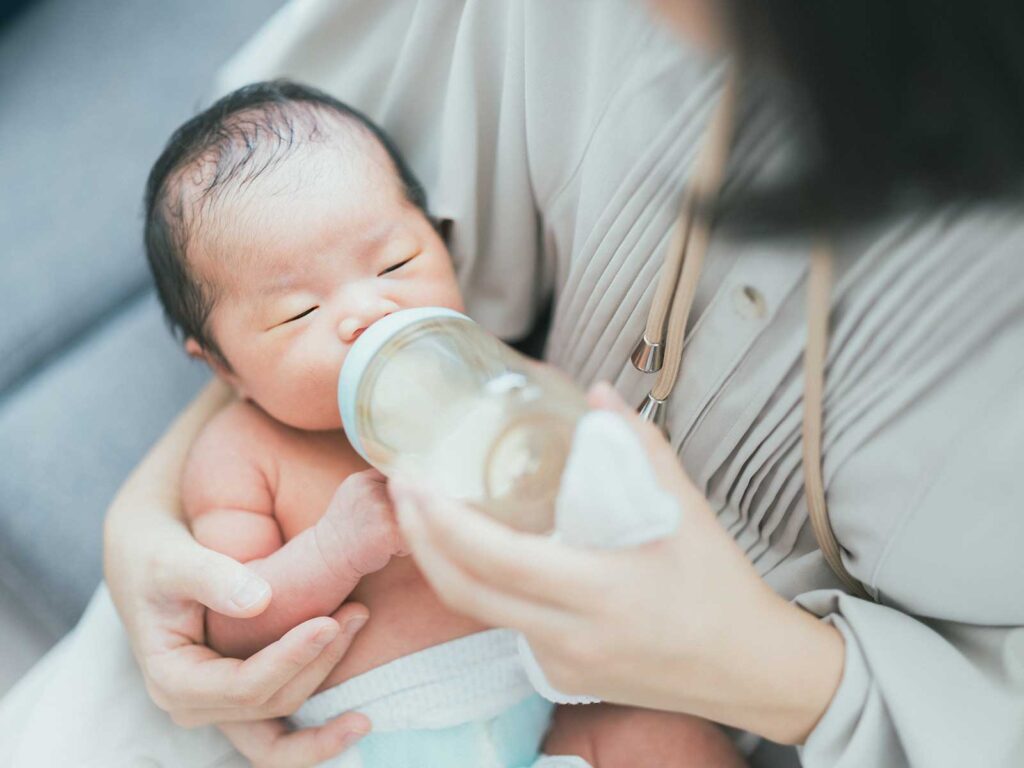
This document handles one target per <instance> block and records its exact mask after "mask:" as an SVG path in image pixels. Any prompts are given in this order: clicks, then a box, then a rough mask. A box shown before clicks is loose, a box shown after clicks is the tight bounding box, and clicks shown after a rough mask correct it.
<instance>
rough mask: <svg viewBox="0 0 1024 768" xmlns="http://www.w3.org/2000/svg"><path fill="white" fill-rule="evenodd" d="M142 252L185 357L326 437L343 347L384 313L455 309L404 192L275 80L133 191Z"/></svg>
mask: <svg viewBox="0 0 1024 768" xmlns="http://www.w3.org/2000/svg"><path fill="white" fill-rule="evenodd" d="M145 241H146V253H147V257H148V259H149V264H150V267H151V269H152V271H153V275H154V278H155V280H156V285H157V291H158V293H159V295H160V300H161V301H162V303H163V306H164V310H165V312H166V313H167V317H168V319H169V321H170V323H171V325H172V327H173V328H174V329H175V331H176V332H177V333H178V334H180V336H181V337H182V339H183V340H184V344H185V349H186V350H187V351H188V353H189V354H191V355H194V356H196V357H200V358H202V359H204V360H205V361H206V362H207V363H208V364H209V365H210V366H211V368H213V370H214V371H215V372H216V373H217V375H218V376H220V377H221V378H222V379H224V380H225V381H227V382H228V383H229V384H230V385H231V386H233V387H234V388H235V389H236V390H237V391H238V393H239V394H240V395H241V396H242V397H245V398H248V399H250V400H252V401H254V402H255V403H256V404H258V405H259V406H260V407H261V408H263V410H265V411H266V412H267V413H269V414H270V415H271V416H273V417H274V418H276V419H277V420H279V421H282V422H284V423H286V424H289V425H291V426H293V427H297V428H299V429H336V428H338V427H339V426H340V425H341V421H340V417H339V415H338V407H337V402H336V388H337V380H338V373H339V371H340V370H341V364H342V361H343V360H344V358H345V355H346V353H347V352H348V349H349V347H350V346H351V345H352V343H353V342H354V341H355V340H356V338H357V337H358V336H359V334H360V333H362V332H363V330H364V329H365V328H366V327H367V326H369V325H370V324H371V323H372V322H374V321H375V320H378V319H380V318H381V317H383V316H384V315H387V314H390V313H391V312H394V311H396V310H399V309H406V308H409V307H421V306H443V307H450V308H452V309H457V310H461V309H462V299H461V296H460V294H459V289H458V285H457V283H456V280H455V275H454V271H453V269H452V264H451V260H450V258H449V255H448V250H447V248H446V247H445V244H444V242H443V241H442V240H441V238H440V237H439V236H438V234H437V232H436V231H435V228H434V226H433V224H432V222H431V220H430V218H429V216H428V215H427V209H426V200H425V196H424V193H423V190H422V187H421V186H420V184H419V182H417V181H416V179H415V178H414V177H413V175H412V173H411V172H410V171H409V169H408V168H407V167H406V165H405V162H404V161H403V160H402V158H401V156H400V155H399V154H398V152H397V150H396V149H395V148H394V146H393V145H392V144H391V142H390V141H389V140H388V139H387V137H386V136H385V135H384V134H383V133H382V132H381V130H380V129H379V128H377V127H376V126H375V125H374V124H373V123H371V122H370V121H369V120H368V119H367V118H366V117H364V116H363V115H361V114H360V113H358V112H356V111H355V110H353V109H351V108H349V107H347V106H345V105H344V104H342V103H341V102H339V101H337V100H336V99H333V98H331V97H330V96H327V95H326V94H323V93H321V92H319V91H316V90H314V89H312V88H307V87H305V86H300V85H297V84H294V83H288V82H283V81H278V82H272V83H256V84H254V85H250V86H246V87H245V88H242V89H240V90H238V91H235V92H234V93H231V94H229V95H228V96H225V97H224V98H223V99H221V100H220V101H218V102H217V103H216V104H214V105H213V106H212V107H210V108H209V109H207V110H206V111H205V112H203V113H201V114H200V115H198V116H196V117H194V118H193V119H191V120H189V121H188V122H187V123H185V124H184V125H183V126H181V127H180V128H179V129H178V130H177V131H175V133H174V135H173V136H172V137H171V139H170V141H169V142H168V144H167V147H166V149H165V150H164V152H163V154H161V156H160V158H159V159H158V160H157V161H156V163H155V165H154V166H153V169H152V171H151V172H150V175H149V181H148V183H147V186H146V229H145Z"/></svg>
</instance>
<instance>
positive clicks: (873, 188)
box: [722, 0, 1024, 226]
mask: <svg viewBox="0 0 1024 768" xmlns="http://www.w3.org/2000/svg"><path fill="white" fill-rule="evenodd" d="M722 6H723V7H724V8H725V9H726V11H725V12H726V14H727V19H726V21H727V25H728V26H729V28H730V32H731V33H732V35H733V37H734V40H735V43H736V44H737V46H738V48H739V52H740V55H741V59H742V61H743V66H744V68H745V69H746V70H747V72H749V73H750V74H751V75H752V76H753V77H754V78H755V79H756V77H757V74H758V73H759V72H765V71H771V72H774V73H776V74H778V75H781V79H782V80H783V81H784V82H785V83H786V86H787V89H788V90H789V91H790V92H791V94H792V95H793V96H795V101H796V103H798V104H800V105H801V107H802V108H801V109H800V110H799V115H798V118H799V121H800V123H801V128H802V130H801V135H802V136H803V139H802V140H801V144H800V147H799V150H800V155H801V159H802V161H803V163H802V170H801V171H800V173H799V174H798V175H796V176H795V177H791V178H789V179H788V180H784V181H781V182H777V184H776V186H774V187H769V188H760V189H758V188H756V187H755V188H748V189H747V190H745V191H740V192H738V193H737V195H736V196H735V197H734V199H732V200H729V199H726V200H725V201H723V202H724V204H725V206H726V207H727V208H728V209H730V210H732V211H734V212H736V213H741V214H742V212H743V211H744V210H747V211H750V212H751V216H752V218H753V219H755V220H757V219H760V220H762V221H768V222H776V223H778V224H781V225H782V226H786V225H794V224H795V225H799V226H807V225H814V224H820V223H821V220H822V219H825V220H826V221H830V222H833V223H835V222H837V221H838V222H844V221H845V222H849V221H851V220H864V219H867V218H872V217H874V216H876V215H878V214H882V213H885V212H889V211H892V210H893V209H898V208H900V207H907V206H919V205H922V204H926V205H933V204H938V203H943V202H949V201H956V200H974V199H993V198H1012V197H1014V196H1017V195H1019V194H1021V192H1022V191H1024V2H1022V0H971V1H970V2H967V0H728V2H725V3H723V4H722Z"/></svg>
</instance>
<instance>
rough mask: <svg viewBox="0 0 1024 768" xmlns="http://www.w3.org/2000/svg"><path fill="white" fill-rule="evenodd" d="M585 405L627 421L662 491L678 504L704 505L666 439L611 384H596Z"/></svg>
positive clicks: (588, 394)
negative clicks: (678, 500)
mask: <svg viewBox="0 0 1024 768" xmlns="http://www.w3.org/2000/svg"><path fill="white" fill-rule="evenodd" d="M587 402H588V403H589V404H590V406H591V407H592V408H597V409H600V410H605V411H612V412H613V413H616V414H618V415H619V416H621V417H622V418H623V419H624V420H625V421H626V423H627V424H628V425H629V427H630V428H631V429H632V430H633V433H634V434H635V435H636V436H637V438H639V440H640V443H641V444H642V445H643V447H644V450H645V451H646V453H647V458H648V459H649V460H650V462H651V467H652V468H653V469H654V474H655V476H656V477H657V478H658V482H659V484H660V485H661V486H662V488H664V489H665V490H666V491H668V492H669V493H674V494H678V495H679V496H680V500H681V501H692V502H694V503H697V504H703V503H704V501H705V499H704V495H703V494H702V493H701V492H700V491H699V490H698V489H697V487H696V486H695V485H694V484H693V482H692V481H691V480H690V478H689V477H688V476H687V474H686V472H685V471H684V470H683V468H682V465H681V464H680V463H679V457H678V455H676V452H675V451H674V450H673V449H672V446H670V445H669V444H668V442H667V441H666V440H665V436H664V435H663V434H662V433H661V432H660V431H659V430H658V428H657V427H655V426H654V425H653V424H651V423H650V422H649V421H644V420H643V419H641V418H640V416H639V414H637V412H636V410H635V409H633V408H631V407H630V406H629V405H628V404H627V403H626V402H625V401H624V400H623V399H622V397H620V396H619V393H618V392H616V391H615V388H614V387H612V385H611V384H608V383H607V382H603V381H602V382H598V383H597V384H595V385H594V386H593V387H591V388H590V391H589V392H587Z"/></svg>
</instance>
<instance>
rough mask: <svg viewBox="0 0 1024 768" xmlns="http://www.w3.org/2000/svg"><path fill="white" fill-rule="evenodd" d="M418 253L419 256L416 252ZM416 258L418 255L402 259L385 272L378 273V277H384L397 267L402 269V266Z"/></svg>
mask: <svg viewBox="0 0 1024 768" xmlns="http://www.w3.org/2000/svg"><path fill="white" fill-rule="evenodd" d="M416 255H417V256H418V255H419V254H416ZM415 258H416V256H410V257H409V258H407V259H403V260H402V261H400V262H398V263H397V264H392V265H391V266H390V267H388V268H387V269H385V270H384V271H383V272H381V273H380V274H378V275H377V277H383V276H384V275H386V274H388V273H389V272H394V271H395V270H396V269H401V268H402V267H404V266H405V265H406V264H408V263H409V262H410V261H412V260H413V259H415Z"/></svg>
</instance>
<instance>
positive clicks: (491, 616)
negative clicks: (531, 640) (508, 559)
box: [399, 504, 571, 635]
mask: <svg viewBox="0 0 1024 768" xmlns="http://www.w3.org/2000/svg"><path fill="white" fill-rule="evenodd" d="M399 518H400V521H401V524H402V528H403V531H404V532H405V533H406V536H407V538H408V541H409V543H410V546H411V547H412V554H413V557H415V558H416V563H417V565H419V567H420V570H421V571H422V572H423V575H424V577H425V578H426V579H427V581H428V582H429V583H430V585H431V587H432V588H433V589H434V592H436V593H437V595H438V597H439V598H440V599H441V601H442V602H444V603H445V604H446V605H448V606H449V607H450V608H452V609H453V610H455V611H458V612H459V613H463V614H467V615H470V616H473V617H474V618H476V619H478V620H479V621H481V622H483V623H485V624H488V625H490V626H495V627H514V628H516V629H519V630H521V631H523V632H526V633H527V634H531V633H540V634H543V635H548V634H549V633H550V634H564V633H565V632H566V631H567V630H568V626H569V624H570V623H571V621H570V617H569V616H567V615H566V614H564V613H563V612H562V611H560V610H558V609H557V608H554V607H551V606H548V605H544V604H542V603H539V602H537V601H535V600H531V599H523V598H520V597H518V596H516V595H514V594H511V593H510V592H508V591H506V590H505V589H501V588H496V587H494V586H492V585H491V584H489V583H485V582H483V581H481V580H479V579H478V578H476V577H475V576H474V575H473V574H471V573H469V572H468V571H466V570H464V569H463V568H461V567H460V566H459V565H458V564H457V563H455V562H453V560H452V559H451V558H450V557H448V555H447V554H446V553H445V552H442V550H441V549H439V547H438V543H437V540H436V538H435V537H434V536H432V535H430V533H429V531H428V530H427V529H426V528H425V526H424V524H423V520H422V518H421V517H420V513H419V511H418V510H417V508H416V506H415V505H412V504H406V505H405V506H404V508H403V506H402V505H400V506H399ZM505 586H508V585H505Z"/></svg>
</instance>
